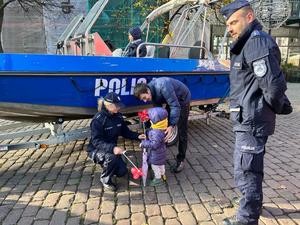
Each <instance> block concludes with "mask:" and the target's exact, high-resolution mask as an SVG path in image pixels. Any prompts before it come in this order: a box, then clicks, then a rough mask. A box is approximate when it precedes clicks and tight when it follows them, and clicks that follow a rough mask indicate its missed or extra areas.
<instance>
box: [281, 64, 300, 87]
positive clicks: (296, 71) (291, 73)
mask: <svg viewBox="0 0 300 225" xmlns="http://www.w3.org/2000/svg"><path fill="white" fill-rule="evenodd" d="M282 70H283V73H284V74H285V78H286V81H288V82H292V83H300V68H299V67H298V66H294V65H293V64H284V65H282Z"/></svg>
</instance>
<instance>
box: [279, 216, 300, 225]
mask: <svg viewBox="0 0 300 225" xmlns="http://www.w3.org/2000/svg"><path fill="white" fill-rule="evenodd" d="M276 219H277V221H278V223H279V224H280V225H296V223H295V222H294V221H293V220H291V218H290V217H288V216H285V215H283V216H278V217H276Z"/></svg>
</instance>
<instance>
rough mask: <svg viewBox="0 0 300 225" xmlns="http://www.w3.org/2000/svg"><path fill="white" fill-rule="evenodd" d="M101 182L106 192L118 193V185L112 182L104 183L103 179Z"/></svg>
mask: <svg viewBox="0 0 300 225" xmlns="http://www.w3.org/2000/svg"><path fill="white" fill-rule="evenodd" d="M100 181H101V183H102V185H103V188H104V191H116V190H117V185H116V184H115V183H114V182H112V181H111V180H110V181H108V182H106V183H105V182H104V181H102V179H100Z"/></svg>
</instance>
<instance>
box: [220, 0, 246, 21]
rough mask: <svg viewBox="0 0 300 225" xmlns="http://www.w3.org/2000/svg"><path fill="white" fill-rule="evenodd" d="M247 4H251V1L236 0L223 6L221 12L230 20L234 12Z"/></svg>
mask: <svg viewBox="0 0 300 225" xmlns="http://www.w3.org/2000/svg"><path fill="white" fill-rule="evenodd" d="M246 6H250V3H249V2H248V1H247V0H235V1H234V2H232V3H230V4H228V5H225V6H224V7H222V8H221V10H220V13H221V14H222V15H223V16H224V17H225V19H226V20H228V19H229V17H230V16H231V15H232V14H233V13H235V12H236V11H237V10H239V9H241V8H243V7H246Z"/></svg>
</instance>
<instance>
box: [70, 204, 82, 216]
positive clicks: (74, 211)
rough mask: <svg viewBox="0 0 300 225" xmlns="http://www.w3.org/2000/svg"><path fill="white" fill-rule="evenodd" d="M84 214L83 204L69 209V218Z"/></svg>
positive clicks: (74, 205)
mask: <svg viewBox="0 0 300 225" xmlns="http://www.w3.org/2000/svg"><path fill="white" fill-rule="evenodd" d="M84 212H85V204H84V203H77V204H73V205H72V207H71V216H81V215H82V214H83V213H84Z"/></svg>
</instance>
